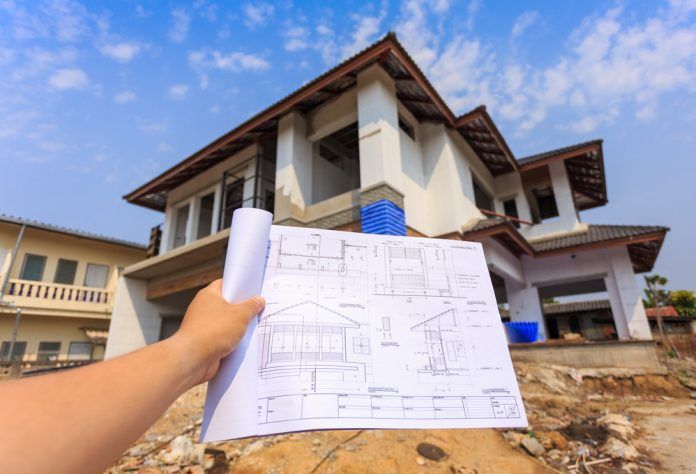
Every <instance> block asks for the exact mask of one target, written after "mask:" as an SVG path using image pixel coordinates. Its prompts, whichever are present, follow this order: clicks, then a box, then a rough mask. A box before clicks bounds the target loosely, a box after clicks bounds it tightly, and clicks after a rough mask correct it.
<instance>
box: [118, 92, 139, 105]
mask: <svg viewBox="0 0 696 474" xmlns="http://www.w3.org/2000/svg"><path fill="white" fill-rule="evenodd" d="M137 98H138V96H137V95H136V94H135V92H133V91H123V92H119V93H118V94H116V95H115V96H114V102H116V103H117V104H127V103H128V102H133V101H135V99H137Z"/></svg>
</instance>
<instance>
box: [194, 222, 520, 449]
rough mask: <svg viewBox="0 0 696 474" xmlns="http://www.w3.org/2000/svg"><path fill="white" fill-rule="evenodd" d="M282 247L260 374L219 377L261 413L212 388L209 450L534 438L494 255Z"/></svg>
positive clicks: (275, 259) (264, 322) (323, 240)
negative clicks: (230, 445)
mask: <svg viewBox="0 0 696 474" xmlns="http://www.w3.org/2000/svg"><path fill="white" fill-rule="evenodd" d="M233 227H234V226H233ZM232 232H234V228H233V230H232ZM268 235H269V237H268V243H267V245H266V249H265V250H266V252H265V253H266V256H265V264H260V265H261V266H262V267H263V273H262V283H261V285H260V293H261V294H262V296H263V297H264V298H265V299H266V307H265V308H264V310H263V312H262V313H261V314H260V315H259V316H258V318H257V321H256V325H255V326H254V327H253V329H252V330H251V331H250V334H249V340H248V348H247V349H246V359H248V360H249V362H248V364H247V368H246V369H245V370H237V372H236V373H235V374H233V376H229V374H228V377H226V378H224V377H223V376H221V375H220V374H219V375H218V378H224V380H226V382H225V383H226V384H227V385H229V386H234V385H236V386H237V388H238V389H239V390H238V393H241V391H242V389H245V390H246V391H245V392H244V393H245V394H246V395H245V396H246V397H250V395H249V393H253V398H254V401H255V403H254V405H253V406H242V402H243V403H244V404H246V405H249V404H250V403H252V402H251V401H250V400H240V399H239V397H237V399H236V400H232V399H231V398H230V397H229V396H227V392H229V391H230V387H227V386H225V384H223V383H218V384H217V385H211V386H212V388H213V390H214V393H213V395H211V388H210V387H209V390H208V391H209V394H208V395H209V400H207V402H206V417H205V418H207V420H206V419H204V430H203V434H202V437H203V439H204V440H206V441H212V440H218V439H229V438H240V437H246V436H252V435H264V434H273V433H280V432H288V431H299V430H311V429H339V428H404V429H413V428H478V427H520V426H527V420H526V415H525V413H524V407H523V405H522V400H521V398H520V393H519V389H518V386H517V382H516V379H515V374H514V371H513V368H512V364H511V361H510V355H509V352H508V348H507V342H506V339H505V335H504V332H503V327H502V323H501V319H500V315H499V313H498V306H497V304H496V301H495V297H494V294H493V288H492V285H491V281H490V277H489V274H488V269H487V266H486V262H485V258H484V255H483V250H482V248H481V245H480V244H478V243H472V242H463V241H456V240H444V239H425V238H415V237H394V236H381V235H369V234H360V233H351V232H336V231H327V230H318V229H309V228H299V227H284V226H270V224H269V231H268ZM231 238H232V237H231ZM228 258H230V256H229V254H228ZM225 273H226V275H225V278H227V268H226V270H225ZM242 365H244V364H242ZM225 369H226V367H223V368H222V369H221V372H223V370H225ZM230 370H231V369H230ZM228 372H229V370H228ZM240 387H241V388H240ZM232 391H234V387H232ZM216 393H217V394H218V395H217V398H215V396H216V395H215V394H216ZM209 402H210V403H209ZM232 404H234V405H235V408H229V407H228V406H227V405H232ZM209 405H210V406H209ZM213 405H215V406H213ZM237 412H239V413H244V414H246V418H244V417H243V416H241V415H240V416H237V415H236V414H235V413H237ZM249 413H253V417H252V415H250V414H249ZM243 418H244V419H243ZM242 419H243V420H242Z"/></svg>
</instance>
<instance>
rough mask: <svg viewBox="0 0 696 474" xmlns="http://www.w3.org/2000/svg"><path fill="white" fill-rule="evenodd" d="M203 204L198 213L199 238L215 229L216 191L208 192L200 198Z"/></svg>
mask: <svg viewBox="0 0 696 474" xmlns="http://www.w3.org/2000/svg"><path fill="white" fill-rule="evenodd" d="M200 200H201V206H200V211H199V213H198V232H197V235H196V238H197V239H200V238H202V237H205V236H206V235H210V232H211V231H212V229H213V204H214V203H215V193H210V194H206V195H205V196H203V197H201V198H200Z"/></svg>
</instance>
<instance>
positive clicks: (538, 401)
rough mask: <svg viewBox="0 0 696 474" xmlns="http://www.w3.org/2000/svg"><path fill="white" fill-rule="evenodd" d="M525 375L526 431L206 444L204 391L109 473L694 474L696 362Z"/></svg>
mask: <svg viewBox="0 0 696 474" xmlns="http://www.w3.org/2000/svg"><path fill="white" fill-rule="evenodd" d="M668 362H669V361H668ZM515 368H516V371H517V375H518V380H519V382H520V389H521V390H522V394H523V399H524V401H525V406H526V410H527V414H528V418H529V426H528V428H527V429H517V430H502V431H496V430H490V429H487V430H389V431H382V430H356V431H318V432H307V433H289V434H283V435H277V436H268V437H259V438H251V439H244V440H236V441H228V442H221V443H208V444H203V443H198V441H197V440H198V436H199V431H200V416H201V410H202V406H203V399H204V395H205V393H204V388H203V387H197V388H195V389H193V390H191V391H189V392H187V393H186V394H184V396H182V397H181V398H180V399H179V400H178V401H177V402H176V403H175V404H174V406H172V407H171V408H170V409H169V410H168V412H167V413H166V414H165V415H164V416H163V417H162V418H161V419H160V420H159V421H158V422H157V424H156V425H155V426H154V427H153V428H152V429H151V430H150V431H149V432H148V433H146V434H145V435H144V436H143V437H142V438H141V439H140V440H139V441H138V442H137V443H136V444H134V445H133V446H132V447H131V449H130V450H129V451H128V452H127V453H126V454H125V455H124V456H123V457H122V458H121V459H120V460H119V461H118V463H117V464H116V465H115V466H113V468H111V469H110V471H109V472H112V473H115V472H138V473H165V472H178V473H212V474H222V473H226V472H230V471H235V472H237V471H240V472H259V473H261V472H271V473H273V472H317V473H318V472H342V471H345V470H350V471H353V472H358V471H365V472H397V471H398V472H423V471H426V472H443V473H445V472H448V473H467V474H469V473H477V474H479V473H481V474H482V473H485V472H540V473H541V472H572V473H590V472H591V473H606V472H617V471H623V472H664V471H670V470H682V471H692V472H696V464H694V463H695V462H696V461H694V460H693V459H691V458H692V456H691V453H690V452H689V449H688V448H686V447H682V445H680V444H679V443H682V444H683V443H688V440H689V439H691V438H690V437H689V434H691V435H696V407H695V405H694V402H693V400H692V399H690V398H689V396H690V392H691V391H693V390H694V389H693V388H690V387H691V385H690V384H691V383H694V382H695V381H696V376H695V375H696V363H694V361H688V360H687V361H678V362H677V365H676V366H671V367H670V370H664V371H657V372H656V371H647V370H640V369H573V368H570V367H562V366H552V365H539V364H531V363H526V364H525V363H518V364H516V367H515ZM665 427H669V428H668V429H666V428H665ZM689 430H692V431H693V433H692V432H691V431H689ZM672 433H674V438H672V439H670V438H669V437H670V435H671V434H672ZM685 433H687V434H685ZM669 450H671V451H672V452H673V453H676V454H675V456H677V457H679V455H680V453H681V452H682V451H683V455H682V456H681V458H680V460H679V461H678V463H680V464H675V465H670V464H669V463H670V462H675V463H676V462H677V461H674V460H672V458H670V457H666V456H665V452H666V451H669ZM688 463H691V464H688Z"/></svg>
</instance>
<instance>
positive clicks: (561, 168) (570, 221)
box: [549, 161, 579, 228]
mask: <svg viewBox="0 0 696 474" xmlns="http://www.w3.org/2000/svg"><path fill="white" fill-rule="evenodd" d="M549 174H550V175H551V185H552V186H553V194H554V197H555V198H556V207H557V208H558V215H559V217H560V219H561V221H562V222H563V227H564V228H573V227H575V225H576V224H577V223H578V221H579V219H578V213H577V211H576V210H575V200H574V199H573V191H572V189H571V188H570V182H569V181H568V173H567V172H566V167H565V163H564V162H563V161H554V162H552V163H549Z"/></svg>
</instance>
